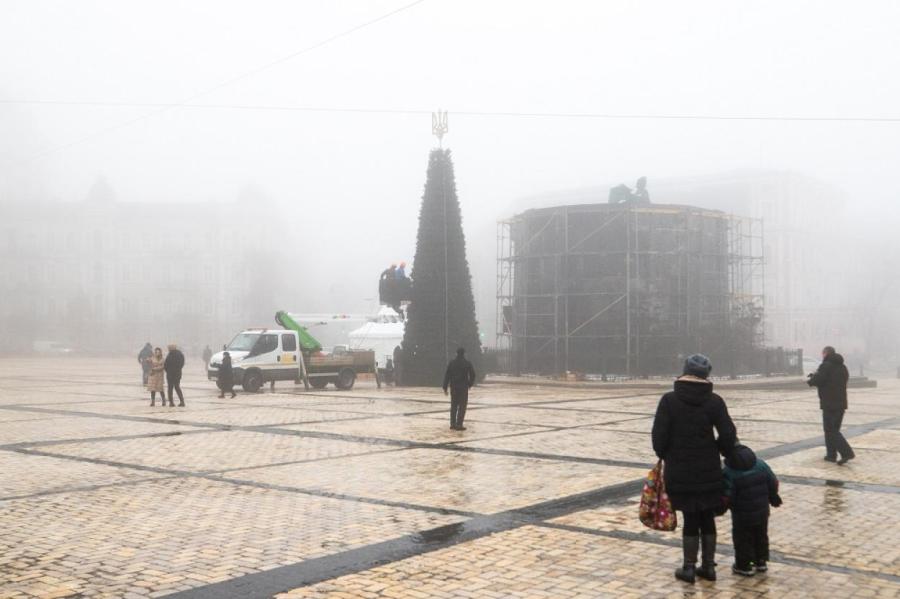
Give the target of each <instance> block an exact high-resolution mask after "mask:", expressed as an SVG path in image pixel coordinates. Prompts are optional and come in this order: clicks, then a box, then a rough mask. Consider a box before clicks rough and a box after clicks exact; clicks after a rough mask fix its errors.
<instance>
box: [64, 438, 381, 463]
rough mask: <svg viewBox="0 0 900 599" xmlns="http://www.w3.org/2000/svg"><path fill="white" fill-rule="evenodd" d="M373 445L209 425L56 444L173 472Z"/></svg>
mask: <svg viewBox="0 0 900 599" xmlns="http://www.w3.org/2000/svg"><path fill="white" fill-rule="evenodd" d="M373 449H376V448H373V447H372V446H371V445H367V444H364V443H354V442H352V441H339V440H328V439H309V438H303V437H299V436H290V435H271V434H266V433H262V432H245V431H216V430H209V431H204V432H200V433H197V434H191V435H184V436H180V437H166V438H165V439H164V440H159V439H128V440H124V441H110V442H104V441H98V442H91V443H72V444H66V445H56V446H53V447H52V449H50V451H52V452H53V453H55V454H59V455H66V456H72V457H78V458H87V459H93V460H111V461H114V462H121V463H124V464H130V465H139V466H147V467H152V468H163V469H169V470H173V471H187V472H206V471H218V470H239V469H243V468H251V467H258V466H266V465H270V464H280V463H283V462H297V461H308V460H322V459H325V458H333V457H337V456H347V455H352V454H360V453H367V452H371V451H372V450H373Z"/></svg>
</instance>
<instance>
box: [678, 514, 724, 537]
mask: <svg viewBox="0 0 900 599" xmlns="http://www.w3.org/2000/svg"><path fill="white" fill-rule="evenodd" d="M682 515H683V516H684V522H682V525H681V536H683V537H699V536H700V533H703V534H705V535H714V534H716V513H715V511H714V510H703V511H702V512H682Z"/></svg>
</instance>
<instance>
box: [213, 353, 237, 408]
mask: <svg viewBox="0 0 900 599" xmlns="http://www.w3.org/2000/svg"><path fill="white" fill-rule="evenodd" d="M217 383H218V385H219V389H220V390H221V392H220V393H219V397H225V392H226V391H228V392H229V393H231V397H234V396H235V393H234V371H233V370H232V368H231V354H229V353H228V352H225V353H224V354H222V365H221V366H219V376H218V380H217Z"/></svg>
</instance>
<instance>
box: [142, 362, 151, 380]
mask: <svg viewBox="0 0 900 599" xmlns="http://www.w3.org/2000/svg"><path fill="white" fill-rule="evenodd" d="M141 371H142V372H143V381H144V384H145V385H146V384H147V381H148V380H149V379H150V367H149V366H141Z"/></svg>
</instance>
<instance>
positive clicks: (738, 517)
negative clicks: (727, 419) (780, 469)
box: [723, 445, 781, 576]
mask: <svg viewBox="0 0 900 599" xmlns="http://www.w3.org/2000/svg"><path fill="white" fill-rule="evenodd" d="M723 474H724V477H725V501H726V503H727V504H728V507H729V508H731V537H732V541H733V542H734V565H733V566H732V567H731V571H732V572H734V573H735V574H740V575H741V576H753V575H754V574H755V573H756V572H765V571H766V570H767V569H768V567H767V566H766V562H768V561H769V506H770V505H771V506H773V507H778V506H780V505H781V497H780V496H779V495H778V479H777V478H776V477H775V473H774V472H772V469H771V468H769V465H768V464H766V463H765V462H764V461H763V460H760V459H757V457H756V454H755V453H753V450H751V449H750V448H749V447H746V446H744V445H735V446H734V449H732V451H731V454H729V455H728V456H726V457H725V471H724V473H723ZM754 566H755V567H756V572H754V571H753V567H754Z"/></svg>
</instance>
